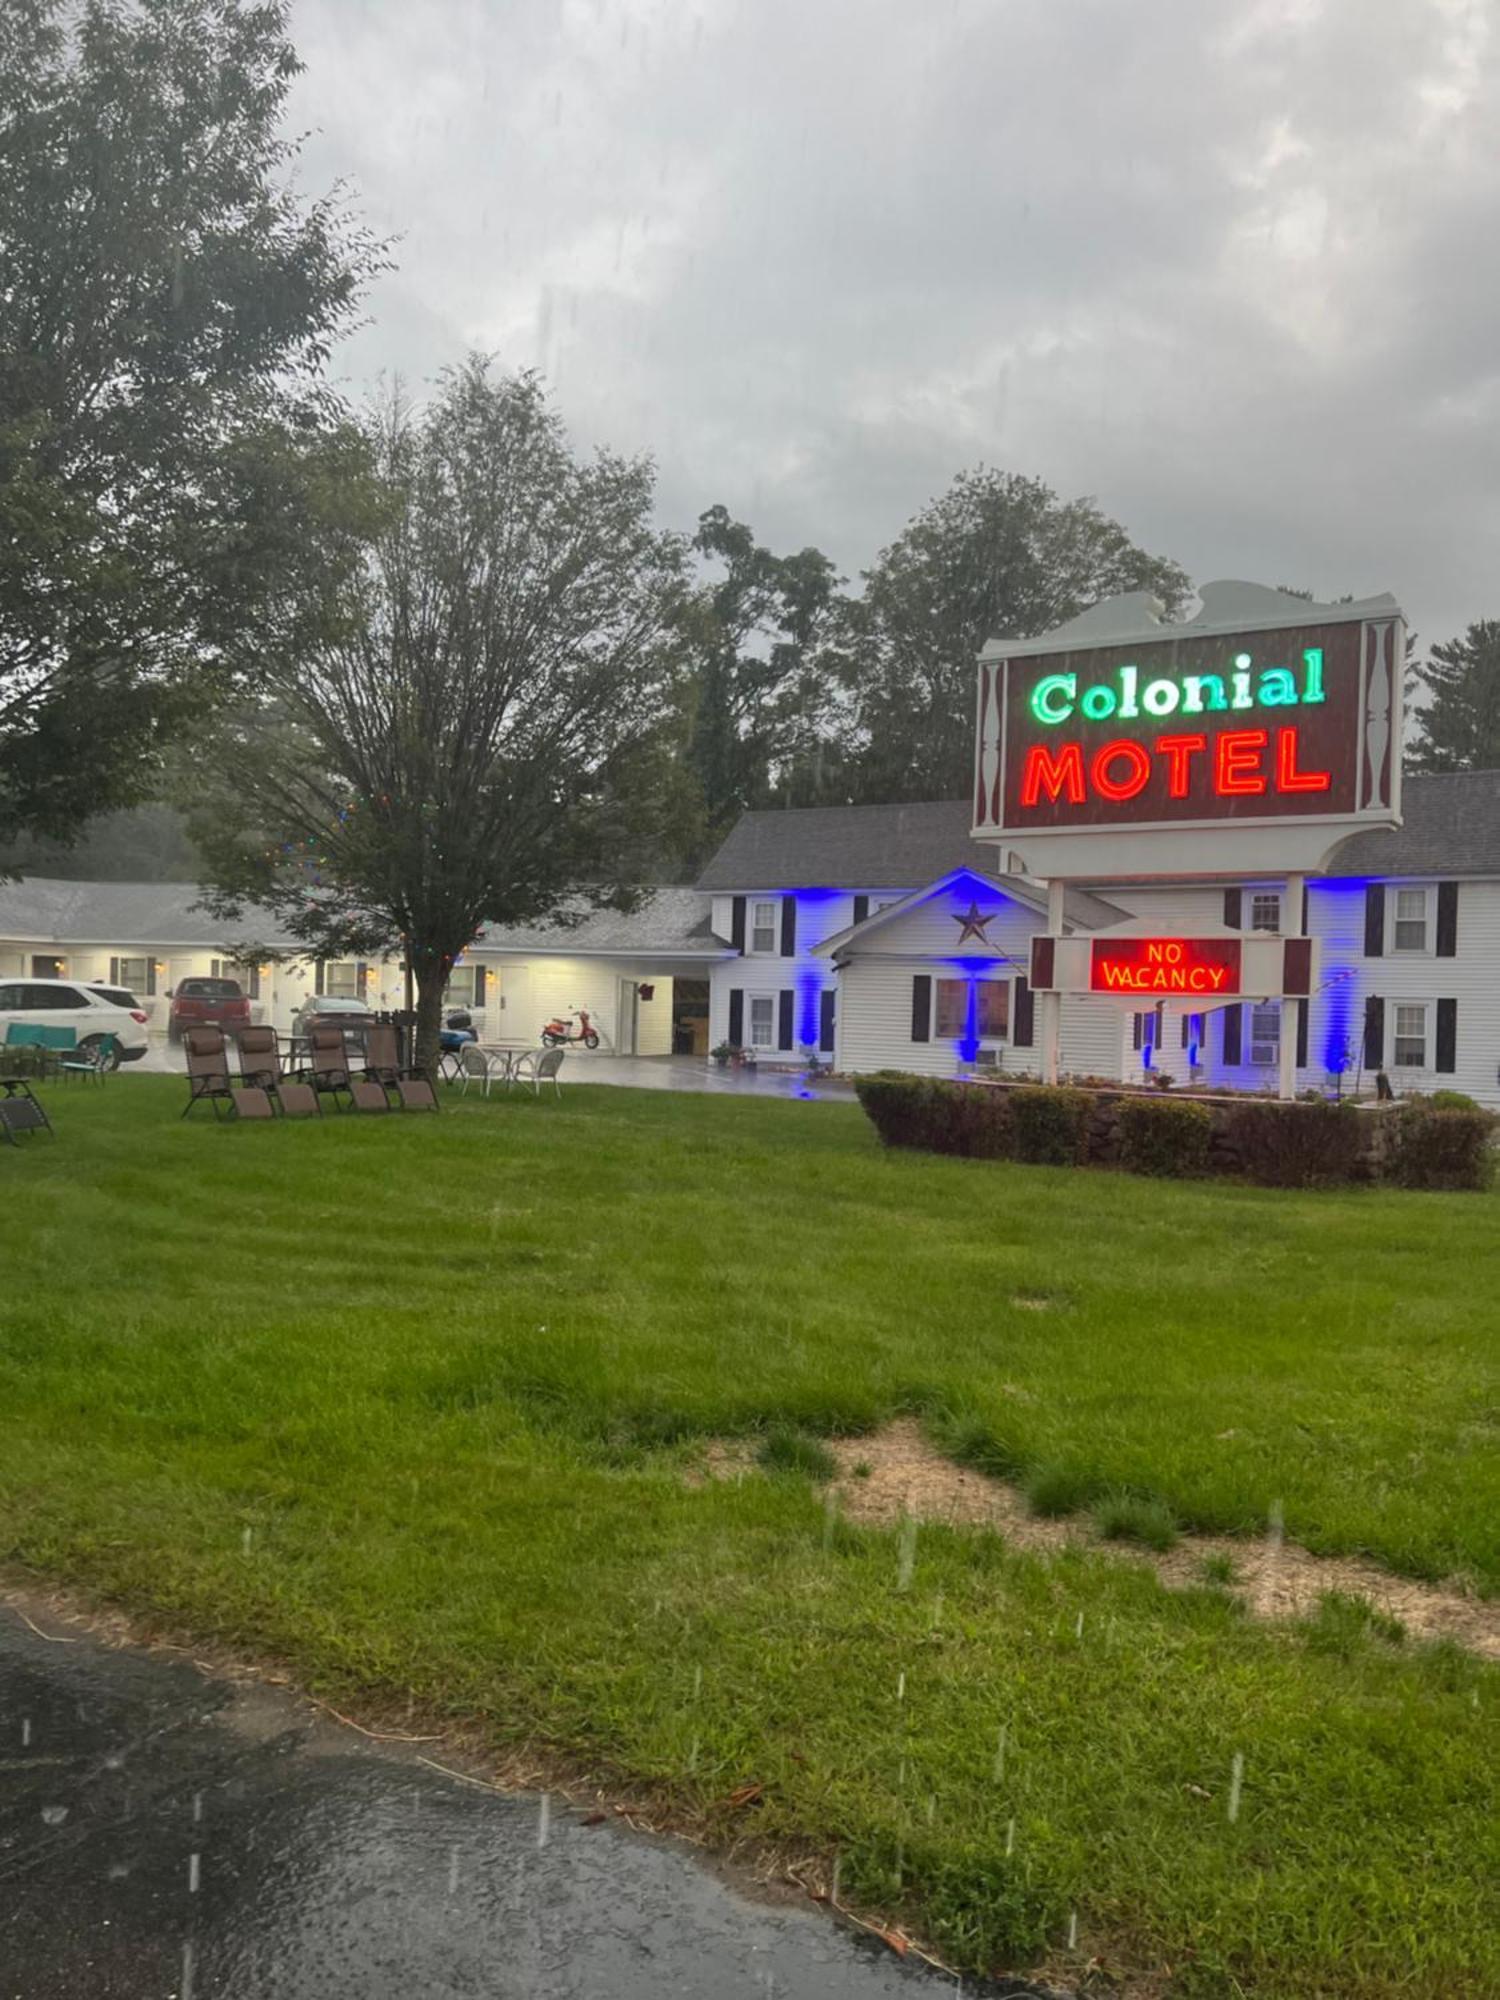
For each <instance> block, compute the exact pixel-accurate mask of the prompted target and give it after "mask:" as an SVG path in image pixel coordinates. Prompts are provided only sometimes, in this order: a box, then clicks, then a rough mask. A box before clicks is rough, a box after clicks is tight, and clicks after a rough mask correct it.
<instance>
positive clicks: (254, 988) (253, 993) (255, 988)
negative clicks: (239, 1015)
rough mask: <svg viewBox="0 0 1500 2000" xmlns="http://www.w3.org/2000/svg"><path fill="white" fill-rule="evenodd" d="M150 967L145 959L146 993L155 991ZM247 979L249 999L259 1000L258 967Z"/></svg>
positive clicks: (255, 966) (253, 969) (256, 966)
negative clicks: (248, 980) (248, 981)
mask: <svg viewBox="0 0 1500 2000" xmlns="http://www.w3.org/2000/svg"><path fill="white" fill-rule="evenodd" d="M150 965H151V961H150V959H147V961H146V966H147V972H146V991H147V992H148V993H154V992H155V991H156V982H155V981H154V980H153V979H152V977H151V972H150ZM249 979H250V998H251V999H252V1000H258V999H259V998H260V967H259V966H258V965H252V966H251V967H250V970H249Z"/></svg>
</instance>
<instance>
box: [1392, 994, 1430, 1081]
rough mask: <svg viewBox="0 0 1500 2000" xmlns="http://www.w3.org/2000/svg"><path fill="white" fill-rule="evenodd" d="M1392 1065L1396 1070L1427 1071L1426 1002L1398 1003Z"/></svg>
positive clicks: (1401, 1001) (1409, 1001)
mask: <svg viewBox="0 0 1500 2000" xmlns="http://www.w3.org/2000/svg"><path fill="white" fill-rule="evenodd" d="M1391 1064H1392V1067H1393V1068H1395V1069H1426V1067H1427V1002H1426V1001H1425V1000H1398V1001H1397V1003H1396V1033H1395V1040H1394V1045H1393V1047H1392V1051H1391Z"/></svg>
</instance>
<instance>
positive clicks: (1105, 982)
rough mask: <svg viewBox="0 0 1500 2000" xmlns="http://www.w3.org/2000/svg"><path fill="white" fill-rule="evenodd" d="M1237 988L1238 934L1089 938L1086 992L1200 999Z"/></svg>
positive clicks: (1238, 975)
mask: <svg viewBox="0 0 1500 2000" xmlns="http://www.w3.org/2000/svg"><path fill="white" fill-rule="evenodd" d="M1239 990H1240V941H1239V939H1238V938H1115V939H1112V940H1111V939H1108V938H1095V939H1094V941H1093V945H1092V947H1091V950H1090V955H1089V991H1090V992H1091V993H1153V994H1163V995H1165V994H1168V993H1194V994H1198V995H1200V996H1201V997H1203V998H1205V999H1211V998H1213V997H1214V996H1215V995H1218V994H1225V993H1238V992H1239Z"/></svg>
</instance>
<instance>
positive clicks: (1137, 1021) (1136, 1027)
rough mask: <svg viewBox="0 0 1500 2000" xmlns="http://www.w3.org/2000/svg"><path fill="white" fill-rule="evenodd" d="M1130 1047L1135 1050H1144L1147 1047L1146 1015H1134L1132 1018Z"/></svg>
mask: <svg viewBox="0 0 1500 2000" xmlns="http://www.w3.org/2000/svg"><path fill="white" fill-rule="evenodd" d="M1130 1046H1131V1047H1132V1048H1133V1049H1143V1048H1144V1047H1145V1046H1146V1017H1145V1015H1144V1014H1132V1015H1131V1017H1130Z"/></svg>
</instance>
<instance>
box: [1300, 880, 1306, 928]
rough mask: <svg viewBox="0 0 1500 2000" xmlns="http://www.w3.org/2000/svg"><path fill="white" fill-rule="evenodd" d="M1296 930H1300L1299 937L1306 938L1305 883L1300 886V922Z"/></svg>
mask: <svg viewBox="0 0 1500 2000" xmlns="http://www.w3.org/2000/svg"><path fill="white" fill-rule="evenodd" d="M1298 928H1299V930H1300V933H1301V935H1302V936H1303V937H1306V936H1307V884H1306V883H1305V882H1304V883H1303V884H1302V921H1301V924H1300V925H1299V927H1298Z"/></svg>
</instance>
